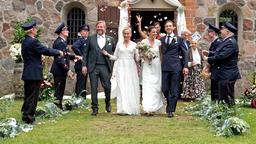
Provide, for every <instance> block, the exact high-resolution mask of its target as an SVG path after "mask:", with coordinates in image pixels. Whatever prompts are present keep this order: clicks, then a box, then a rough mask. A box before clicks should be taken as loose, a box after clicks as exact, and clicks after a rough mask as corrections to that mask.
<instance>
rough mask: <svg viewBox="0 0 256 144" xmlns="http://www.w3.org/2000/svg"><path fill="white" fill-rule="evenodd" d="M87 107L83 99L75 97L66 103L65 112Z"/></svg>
mask: <svg viewBox="0 0 256 144" xmlns="http://www.w3.org/2000/svg"><path fill="white" fill-rule="evenodd" d="M85 106H86V103H85V100H84V98H82V97H75V96H73V97H72V98H71V99H68V100H65V101H64V109H65V110H74V109H77V108H83V107H85Z"/></svg>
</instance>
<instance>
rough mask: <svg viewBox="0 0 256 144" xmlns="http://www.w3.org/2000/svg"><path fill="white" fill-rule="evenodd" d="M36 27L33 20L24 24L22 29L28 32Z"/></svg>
mask: <svg viewBox="0 0 256 144" xmlns="http://www.w3.org/2000/svg"><path fill="white" fill-rule="evenodd" d="M34 26H36V21H34V20H32V21H31V22H27V23H24V24H23V25H22V26H21V27H22V28H23V29H24V30H25V31H26V30H30V29H32V28H33V27H34Z"/></svg>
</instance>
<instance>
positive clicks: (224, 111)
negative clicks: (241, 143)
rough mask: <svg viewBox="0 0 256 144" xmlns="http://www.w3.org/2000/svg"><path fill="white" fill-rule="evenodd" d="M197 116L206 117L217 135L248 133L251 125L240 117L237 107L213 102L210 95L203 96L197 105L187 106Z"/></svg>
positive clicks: (187, 109)
mask: <svg viewBox="0 0 256 144" xmlns="http://www.w3.org/2000/svg"><path fill="white" fill-rule="evenodd" d="M185 109H186V111H189V112H191V113H192V114H193V115H195V116H199V117H202V118H203V119H206V120H207V121H209V123H210V124H211V126H212V128H213V129H214V131H215V132H216V135H217V136H232V135H240V134H243V133H247V132H248V131H249V128H250V127H249V125H248V124H247V123H246V122H245V121H244V120H242V119H240V118H238V112H237V108H236V107H235V106H234V107H229V106H228V105H226V104H224V103H217V102H216V103H215V102H211V99H210V97H207V96H206V97H204V98H202V99H201V100H200V101H199V102H198V103H197V104H196V105H194V106H189V107H186V108H185Z"/></svg>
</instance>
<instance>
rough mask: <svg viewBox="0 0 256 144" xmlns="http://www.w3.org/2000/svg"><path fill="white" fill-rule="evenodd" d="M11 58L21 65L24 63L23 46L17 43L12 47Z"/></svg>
mask: <svg viewBox="0 0 256 144" xmlns="http://www.w3.org/2000/svg"><path fill="white" fill-rule="evenodd" d="M9 51H10V56H11V57H12V59H13V60H14V61H15V62H17V63H19V62H22V56H21V44H20V43H15V44H13V45H12V46H11V47H10V50H9Z"/></svg>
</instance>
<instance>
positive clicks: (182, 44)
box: [180, 39, 190, 67]
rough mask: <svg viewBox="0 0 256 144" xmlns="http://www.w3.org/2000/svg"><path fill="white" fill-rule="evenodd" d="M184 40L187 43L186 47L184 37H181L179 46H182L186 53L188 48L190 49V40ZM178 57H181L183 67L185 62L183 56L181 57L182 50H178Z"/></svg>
mask: <svg viewBox="0 0 256 144" xmlns="http://www.w3.org/2000/svg"><path fill="white" fill-rule="evenodd" d="M185 42H186V44H187V46H188V47H186V45H185V43H184V39H182V42H181V47H182V48H183V49H184V50H185V51H187V53H188V50H189V49H190V41H188V40H185ZM180 57H181V64H182V67H184V65H185V64H184V58H183V57H182V52H180Z"/></svg>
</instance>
